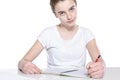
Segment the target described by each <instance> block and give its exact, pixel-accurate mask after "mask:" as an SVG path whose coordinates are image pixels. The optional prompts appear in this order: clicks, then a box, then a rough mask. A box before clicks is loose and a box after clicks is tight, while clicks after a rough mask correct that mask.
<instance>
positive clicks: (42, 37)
mask: <svg viewBox="0 0 120 80" xmlns="http://www.w3.org/2000/svg"><path fill="white" fill-rule="evenodd" d="M37 40H38V41H40V43H41V44H42V45H43V47H47V45H48V43H49V31H48V30H47V29H44V30H43V31H42V32H41V33H40V34H39V35H38V37H37Z"/></svg>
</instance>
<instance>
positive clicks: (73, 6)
mask: <svg viewBox="0 0 120 80" xmlns="http://www.w3.org/2000/svg"><path fill="white" fill-rule="evenodd" d="M74 7H75V5H73V6H71V7H70V8H69V9H68V10H70V9H71V8H74ZM61 12H64V11H58V13H61Z"/></svg>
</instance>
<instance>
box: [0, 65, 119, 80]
mask: <svg viewBox="0 0 120 80" xmlns="http://www.w3.org/2000/svg"><path fill="white" fill-rule="evenodd" d="M0 80H120V68H118V67H116V68H115V67H114V68H106V72H105V76H104V77H103V78H102V79H92V78H75V77H68V76H59V75H50V74H24V73H22V72H20V71H19V70H15V69H8V70H0Z"/></svg>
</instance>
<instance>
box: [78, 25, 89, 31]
mask: <svg viewBox="0 0 120 80" xmlns="http://www.w3.org/2000/svg"><path fill="white" fill-rule="evenodd" d="M80 30H81V31H83V32H86V31H91V30H90V29H89V28H86V27H82V26H80Z"/></svg>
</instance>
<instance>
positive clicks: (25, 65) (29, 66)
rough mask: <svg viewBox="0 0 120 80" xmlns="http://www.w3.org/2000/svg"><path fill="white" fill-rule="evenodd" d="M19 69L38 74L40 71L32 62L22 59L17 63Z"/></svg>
mask: <svg viewBox="0 0 120 80" xmlns="http://www.w3.org/2000/svg"><path fill="white" fill-rule="evenodd" d="M19 65H20V69H21V71H22V72H24V73H26V74H40V73H41V72H42V71H41V70H40V69H39V68H38V67H37V66H36V65H35V64H33V63H32V62H28V61H22V62H20V63H19Z"/></svg>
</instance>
